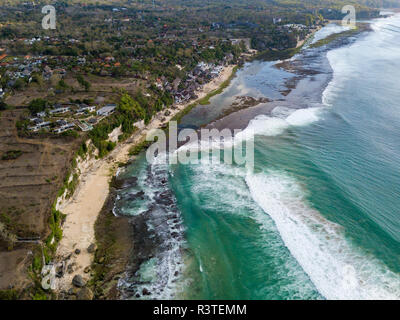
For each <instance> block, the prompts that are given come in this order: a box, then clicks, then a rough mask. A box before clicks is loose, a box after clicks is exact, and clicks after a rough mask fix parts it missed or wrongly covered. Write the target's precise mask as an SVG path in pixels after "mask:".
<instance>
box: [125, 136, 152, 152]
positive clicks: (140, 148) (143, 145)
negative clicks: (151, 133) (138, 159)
mask: <svg viewBox="0 0 400 320" xmlns="http://www.w3.org/2000/svg"><path fill="white" fill-rule="evenodd" d="M151 144H152V142H151V141H146V140H142V141H141V142H139V143H138V144H135V145H134V146H133V147H132V148H130V149H129V155H130V156H137V155H138V154H139V153H140V152H142V151H143V150H145V149H146V148H148V147H149V146H150V145H151Z"/></svg>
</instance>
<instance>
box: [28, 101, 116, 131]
mask: <svg viewBox="0 0 400 320" xmlns="http://www.w3.org/2000/svg"><path fill="white" fill-rule="evenodd" d="M116 108H117V106H116V105H115V104H108V105H106V106H104V107H102V108H100V109H98V110H97V107H96V106H88V105H86V104H79V105H76V104H63V105H55V106H54V107H53V108H52V109H50V110H47V111H42V112H39V113H37V114H36V117H33V118H31V119H29V120H30V123H31V125H30V126H28V130H29V131H32V132H37V131H40V130H46V131H52V132H54V133H56V134H60V133H63V132H66V131H68V130H72V129H75V128H76V127H78V128H79V129H80V130H81V131H90V130H92V129H93V126H94V125H95V124H96V123H98V122H99V121H101V120H102V119H104V118H105V117H107V116H109V115H111V114H112V113H114V112H115V110H116ZM82 116H85V117H84V118H81V117H82Z"/></svg>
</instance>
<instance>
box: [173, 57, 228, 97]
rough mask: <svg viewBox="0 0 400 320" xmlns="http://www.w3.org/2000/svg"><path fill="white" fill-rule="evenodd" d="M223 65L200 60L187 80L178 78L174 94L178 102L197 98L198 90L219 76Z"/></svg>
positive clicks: (174, 84)
mask: <svg viewBox="0 0 400 320" xmlns="http://www.w3.org/2000/svg"><path fill="white" fill-rule="evenodd" d="M222 70H223V66H216V65H214V64H212V63H205V62H200V63H199V64H198V65H197V66H196V68H194V70H193V71H192V72H190V73H189V74H188V75H187V77H186V80H185V81H181V80H179V79H178V80H176V81H175V82H174V83H173V89H172V90H171V92H170V93H172V94H173V96H174V99H175V102H176V103H178V104H179V103H184V102H187V101H188V100H190V99H197V98H198V97H197V95H196V91H198V90H200V89H201V88H202V86H203V85H204V84H205V83H207V82H209V81H211V80H212V79H215V78H216V77H218V76H219V74H220V73H221V71H222Z"/></svg>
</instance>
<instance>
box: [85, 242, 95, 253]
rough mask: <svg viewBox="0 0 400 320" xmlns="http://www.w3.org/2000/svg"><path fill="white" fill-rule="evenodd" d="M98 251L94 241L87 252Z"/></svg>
mask: <svg viewBox="0 0 400 320" xmlns="http://www.w3.org/2000/svg"><path fill="white" fill-rule="evenodd" d="M95 251H96V245H95V244H94V243H92V244H91V245H90V246H89V247H88V248H87V252H89V253H94V252H95Z"/></svg>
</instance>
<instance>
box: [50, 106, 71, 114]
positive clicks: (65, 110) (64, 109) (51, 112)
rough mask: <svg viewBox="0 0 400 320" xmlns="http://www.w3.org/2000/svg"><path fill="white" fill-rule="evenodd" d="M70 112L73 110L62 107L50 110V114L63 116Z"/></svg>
mask: <svg viewBox="0 0 400 320" xmlns="http://www.w3.org/2000/svg"><path fill="white" fill-rule="evenodd" d="M70 110H71V109H70V108H69V107H60V108H56V109H52V110H50V111H49V113H50V114H61V113H67V112H69V111H70Z"/></svg>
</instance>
